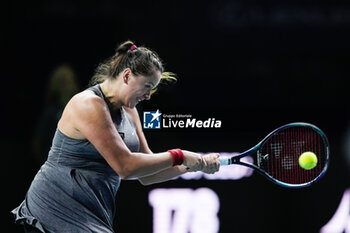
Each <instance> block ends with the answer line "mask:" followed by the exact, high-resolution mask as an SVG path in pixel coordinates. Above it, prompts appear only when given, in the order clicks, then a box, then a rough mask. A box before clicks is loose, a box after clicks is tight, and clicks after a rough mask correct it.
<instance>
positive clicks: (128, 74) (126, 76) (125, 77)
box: [122, 68, 131, 84]
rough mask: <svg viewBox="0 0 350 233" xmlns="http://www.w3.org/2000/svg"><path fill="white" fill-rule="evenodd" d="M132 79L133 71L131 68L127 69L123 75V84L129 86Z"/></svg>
mask: <svg viewBox="0 0 350 233" xmlns="http://www.w3.org/2000/svg"><path fill="white" fill-rule="evenodd" d="M130 77H131V69H130V68H126V69H125V70H124V71H123V74H122V78H123V82H124V83H125V84H129V80H130Z"/></svg>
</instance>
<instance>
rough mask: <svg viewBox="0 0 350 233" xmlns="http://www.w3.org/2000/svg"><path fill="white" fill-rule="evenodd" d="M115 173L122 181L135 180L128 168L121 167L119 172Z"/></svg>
mask: <svg viewBox="0 0 350 233" xmlns="http://www.w3.org/2000/svg"><path fill="white" fill-rule="evenodd" d="M117 173H118V175H119V176H120V178H121V179H123V180H127V179H131V178H135V175H134V172H133V170H132V169H130V167H128V166H123V168H122V169H119V171H118V172H117Z"/></svg>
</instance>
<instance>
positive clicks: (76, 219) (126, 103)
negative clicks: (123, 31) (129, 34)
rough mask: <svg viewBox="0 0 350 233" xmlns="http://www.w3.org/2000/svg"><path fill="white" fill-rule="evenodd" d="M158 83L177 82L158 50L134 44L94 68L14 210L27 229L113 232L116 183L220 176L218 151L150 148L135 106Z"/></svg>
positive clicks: (126, 44)
mask: <svg viewBox="0 0 350 233" xmlns="http://www.w3.org/2000/svg"><path fill="white" fill-rule="evenodd" d="M162 79H175V78H174V77H173V76H172V74H171V73H166V72H163V65H162V63H161V60H160V58H159V57H158V55H157V54H156V53H155V52H153V51H151V50H150V49H147V48H145V47H137V46H136V45H134V44H133V42H131V41H127V42H124V43H122V44H121V45H120V46H119V47H118V48H117V51H116V53H115V55H114V56H113V57H111V58H110V59H108V60H107V61H106V62H104V63H102V64H100V65H99V67H98V68H97V70H96V73H95V75H94V76H93V78H92V81H91V83H92V85H91V87H90V88H88V89H86V90H84V91H82V92H80V93H78V94H76V95H75V96H73V97H72V99H71V100H70V101H69V102H68V103H67V105H66V107H65V109H64V111H63V114H62V117H61V119H60V120H59V122H58V126H57V129H56V133H55V136H54V139H53V142H52V147H51V149H50V152H49V155H48V159H47V161H46V162H45V163H44V165H43V166H42V167H41V168H40V170H39V171H38V173H37V174H36V176H35V178H34V180H33V181H32V184H31V186H30V188H29V190H28V192H27V195H26V197H25V200H24V201H23V202H22V203H21V204H20V206H18V207H17V208H16V209H14V210H13V211H12V213H13V214H14V215H15V218H16V222H17V223H20V224H23V225H24V228H25V231H26V232H56V233H57V232H84V233H86V232H104V233H108V232H109V233H110V232H114V230H113V218H114V215H115V207H116V204H115V195H116V193H117V190H118V188H119V185H120V181H121V179H128V178H137V179H139V180H140V182H141V183H142V184H144V185H147V184H152V183H158V182H163V181H167V180H169V179H171V178H173V177H176V176H178V175H181V174H183V173H185V172H189V171H199V170H201V171H203V172H206V173H214V172H216V171H218V169H219V166H220V163H219V161H218V159H217V158H218V156H219V155H218V154H207V155H204V156H200V155H199V154H197V153H194V152H190V151H186V150H181V149H172V150H169V151H167V152H163V153H157V154H154V153H152V151H151V150H150V149H149V147H148V145H147V141H146V139H145V136H144V134H143V132H142V127H141V122H140V119H139V116H138V113H137V110H136V108H135V106H136V105H137V104H138V103H139V102H141V101H143V100H149V99H150V98H151V94H152V91H154V90H155V88H156V86H157V85H158V83H159V82H160V80H162Z"/></svg>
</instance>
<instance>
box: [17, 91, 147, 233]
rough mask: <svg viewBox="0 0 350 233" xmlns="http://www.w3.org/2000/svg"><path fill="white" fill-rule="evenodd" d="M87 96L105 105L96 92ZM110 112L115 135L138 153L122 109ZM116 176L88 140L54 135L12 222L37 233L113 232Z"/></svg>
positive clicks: (134, 133) (57, 130) (130, 127)
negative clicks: (95, 96)
mask: <svg viewBox="0 0 350 233" xmlns="http://www.w3.org/2000/svg"><path fill="white" fill-rule="evenodd" d="M88 90H91V91H93V92H94V93H95V94H96V95H97V96H99V97H101V98H103V99H104V100H105V101H106V102H107V103H108V101H107V100H106V99H105V97H104V95H103V93H102V91H101V89H100V86H99V85H95V86H92V87H90V88H88ZM110 112H111V117H112V120H113V122H114V125H115V127H116V129H117V130H118V132H119V134H120V135H121V137H122V138H123V140H124V143H125V144H126V146H127V147H128V148H129V149H130V151H132V152H138V151H139V147H140V145H139V139H138V137H137V134H136V130H135V126H134V125H133V123H132V122H131V120H130V118H129V117H128V114H127V113H126V112H125V110H124V109H123V108H121V109H120V111H116V112H112V110H111V109H110ZM119 185H120V177H119V175H118V174H117V173H116V172H115V171H114V170H113V169H112V168H111V167H110V166H109V165H108V163H107V162H106V160H105V159H104V158H103V157H102V156H101V154H100V153H99V152H98V151H97V150H96V148H95V147H94V145H92V144H91V143H90V142H89V141H88V140H86V139H85V140H78V139H73V138H70V137H68V136H66V135H65V134H63V133H62V132H61V131H59V129H56V133H55V136H54V138H53V142H52V147H51V149H50V152H49V155H48V159H47V161H46V162H45V163H44V164H43V166H42V167H41V168H40V170H39V171H38V173H37V174H36V176H35V178H34V180H33V181H32V183H31V186H30V188H29V190H28V192H27V194H26V197H25V199H24V201H23V202H22V203H21V204H20V206H18V207H17V208H16V209H14V210H13V211H12V213H13V214H14V216H15V219H16V222H17V223H20V224H24V223H25V224H29V225H32V226H34V227H36V228H37V229H39V230H41V231H42V232H56V233H59V232H65V233H66V232H84V233H87V232H106V233H111V232H114V231H113V219H114V215H115V207H116V205H115V195H116V193H117V190H118V188H119Z"/></svg>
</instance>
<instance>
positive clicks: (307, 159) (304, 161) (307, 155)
mask: <svg viewBox="0 0 350 233" xmlns="http://www.w3.org/2000/svg"><path fill="white" fill-rule="evenodd" d="M299 165H300V167H302V168H304V169H306V170H310V169H313V168H314V167H316V165H317V156H316V155H315V153H313V152H311V151H307V152H304V153H302V154H301V155H300V157H299Z"/></svg>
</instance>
